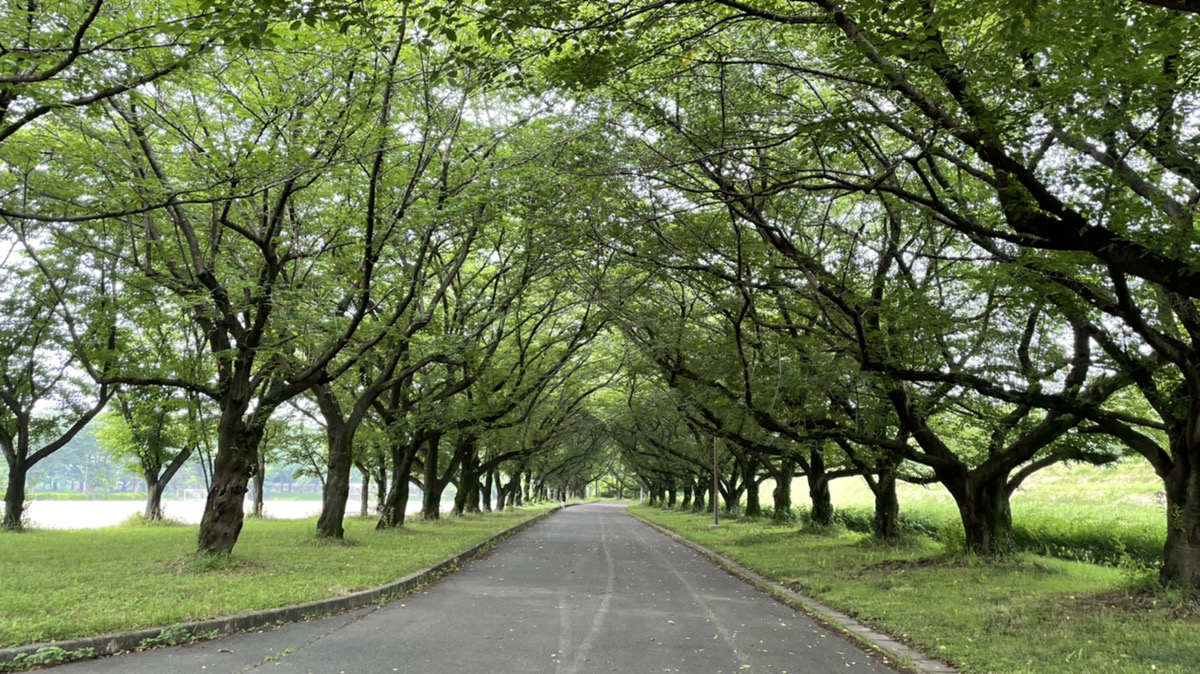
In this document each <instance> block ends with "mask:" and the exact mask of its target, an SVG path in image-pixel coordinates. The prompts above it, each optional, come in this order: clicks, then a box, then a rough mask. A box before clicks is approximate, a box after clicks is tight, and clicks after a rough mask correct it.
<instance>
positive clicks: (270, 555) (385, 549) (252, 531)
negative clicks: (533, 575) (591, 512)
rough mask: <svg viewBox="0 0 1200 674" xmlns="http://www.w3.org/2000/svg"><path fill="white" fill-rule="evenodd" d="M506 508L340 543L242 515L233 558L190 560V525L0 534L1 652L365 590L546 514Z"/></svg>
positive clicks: (360, 523)
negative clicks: (1, 572)
mask: <svg viewBox="0 0 1200 674" xmlns="http://www.w3.org/2000/svg"><path fill="white" fill-rule="evenodd" d="M551 507H553V506H552V505H546V506H533V507H526V508H518V509H510V510H507V511H505V512H503V513H492V514H487V515H477V516H468V517H461V518H457V517H450V518H447V519H444V520H441V521H438V522H421V521H413V522H411V523H410V524H408V525H406V526H404V527H403V528H401V529H399V530H395V531H386V532H377V531H375V529H374V525H375V519H374V518H354V519H347V520H346V542H345V543H329V542H323V541H319V540H316V539H314V531H315V523H314V520H312V519H309V520H281V521H255V520H248V521H247V522H246V526H245V529H244V530H243V532H242V535H241V538H240V540H239V542H238V546H237V548H236V549H235V550H234V554H233V556H232V557H231V558H230V559H229V560H227V561H226V560H221V559H197V558H196V557H195V556H194V555H193V554H192V551H193V550H194V549H195V541H196V535H197V528H196V527H195V526H181V527H114V528H110V529H96V530H76V531H29V532H25V533H20V534H11V533H6V534H2V535H0V568H3V569H4V570H5V571H4V582H3V583H0V617H2V619H0V647H9V646H19V645H24V644H31V643H41V642H48V641H58V640H62V639H70V638H75V637H83V636H91V635H97V634H106V633H109V632H119V631H126V630H133V629H139V628H145V627H154V626H165V625H172V624H176V623H181V622H188V621H193V620H201V619H206V618H214V617H219V616H227V615H234V614H238V613H245V612H249V611H258V610H263V609H268V608H273V607H278V606H289V605H293V604H301V603H304V602H309V601H315V600H319V599H324V598H327V597H335V596H340V595H344V594H348V593H350V592H354V591H357V590H362V589H366V588H372V587H376V586H379V585H382V584H384V583H387V582H389V581H392V580H395V579H397V578H401V577H403V576H406V575H408V574H410V573H413V572H415V571H418V570H420V569H423V568H426V567H428V566H430V565H432V564H434V563H436V562H438V561H441V560H442V559H445V558H446V557H449V556H450V555H453V554H454V553H456V552H459V551H461V550H464V549H466V548H469V547H471V546H473V545H475V544H477V543H479V542H481V541H484V540H486V539H488V538H490V537H491V536H493V535H495V534H497V533H499V532H501V531H503V530H505V529H508V528H510V527H512V526H515V525H517V524H519V523H520V522H523V521H526V520H528V519H531V518H533V517H536V516H537V515H539V514H541V513H543V512H546V511H547V510H549V509H550V508H551Z"/></svg>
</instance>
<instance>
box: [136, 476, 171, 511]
mask: <svg viewBox="0 0 1200 674" xmlns="http://www.w3.org/2000/svg"><path fill="white" fill-rule="evenodd" d="M142 476H143V477H144V478H145V479H146V509H145V510H143V511H142V517H144V518H146V519H148V520H161V519H162V518H163V507H162V495H163V488H164V487H166V486H167V484H166V481H165V480H160V479H159V477H158V473H157V472H145V473H143V474H142Z"/></svg>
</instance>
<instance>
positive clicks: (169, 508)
mask: <svg viewBox="0 0 1200 674" xmlns="http://www.w3.org/2000/svg"><path fill="white" fill-rule="evenodd" d="M251 505H252V504H251V503H250V502H249V501H246V503H245V510H246V512H250V508H251ZM349 506H350V507H348V508H347V509H346V514H347V515H357V514H358V513H359V508H358V503H351V504H349ZM451 507H453V504H452V503H447V502H443V503H442V510H443V511H446V510H449V509H450V508H451ZM145 509H146V504H145V502H143V501H27V502H26V504H25V511H26V513H27V514H28V521H29V526H30V527H32V528H35V529H101V528H103V527H111V526H115V525H117V524H120V523H121V522H124V521H125V520H127V519H129V518H130V516H132V515H140V514H141V513H142V512H143V511H145ZM163 509H164V511H165V514H166V516H167V517H169V518H171V519H173V520H179V521H181V522H186V523H188V524H199V523H200V516H201V515H203V514H204V501H203V500H200V499H194V500H193V499H187V500H181V501H175V500H164V501H163ZM420 510H421V502H420V501H419V500H418V501H417V502H416V503H414V502H413V501H411V500H410V501H409V502H408V508H407V512H409V513H414V512H420ZM320 512H321V502H320V501H270V500H268V501H265V502H264V503H263V514H264V515H265V516H266V517H269V518H272V519H279V520H293V519H304V518H306V517H316V516H317V515H318V514H320Z"/></svg>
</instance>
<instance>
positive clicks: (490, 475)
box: [480, 470, 499, 513]
mask: <svg viewBox="0 0 1200 674" xmlns="http://www.w3.org/2000/svg"><path fill="white" fill-rule="evenodd" d="M495 484H499V482H498V481H497V480H496V471H494V470H489V471H488V472H487V479H486V480H485V481H484V483H483V493H482V494H481V496H482V498H481V499H480V500H481V501H482V506H483V510H484V512H489V513H490V512H492V487H493V485H495Z"/></svg>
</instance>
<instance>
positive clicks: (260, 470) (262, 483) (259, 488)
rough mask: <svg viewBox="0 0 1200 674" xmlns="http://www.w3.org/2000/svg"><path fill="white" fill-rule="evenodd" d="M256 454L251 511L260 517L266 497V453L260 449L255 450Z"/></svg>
mask: <svg viewBox="0 0 1200 674" xmlns="http://www.w3.org/2000/svg"><path fill="white" fill-rule="evenodd" d="M256 454H257V455H258V458H257V460H256V462H255V467H254V503H253V510H252V511H251V512H253V513H254V516H255V517H257V518H259V519H262V516H263V501H265V500H266V497H267V495H266V494H265V493H264V492H265V491H266V486H267V455H266V453H264V452H262V451H261V450H260V451H258V452H256Z"/></svg>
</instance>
